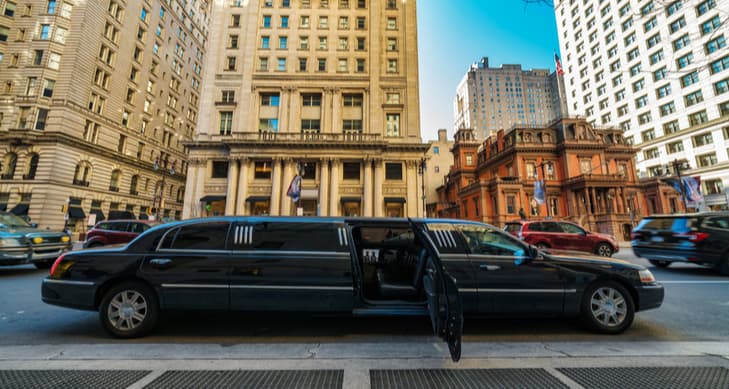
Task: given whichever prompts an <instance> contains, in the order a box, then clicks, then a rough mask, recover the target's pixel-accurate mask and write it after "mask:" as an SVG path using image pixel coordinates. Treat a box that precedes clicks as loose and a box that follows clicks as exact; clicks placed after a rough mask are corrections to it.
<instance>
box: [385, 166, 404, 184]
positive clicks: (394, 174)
mask: <svg viewBox="0 0 729 389" xmlns="http://www.w3.org/2000/svg"><path fill="white" fill-rule="evenodd" d="M385 179H386V180H398V181H402V163H400V162H397V163H390V162H388V163H385Z"/></svg>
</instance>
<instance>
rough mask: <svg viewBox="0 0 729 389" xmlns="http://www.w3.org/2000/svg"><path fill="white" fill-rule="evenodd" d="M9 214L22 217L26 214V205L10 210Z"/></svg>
mask: <svg viewBox="0 0 729 389" xmlns="http://www.w3.org/2000/svg"><path fill="white" fill-rule="evenodd" d="M10 213H12V214H13V215H16V216H22V215H27V214H28V204H18V205H16V206H15V207H13V209H11V210H10Z"/></svg>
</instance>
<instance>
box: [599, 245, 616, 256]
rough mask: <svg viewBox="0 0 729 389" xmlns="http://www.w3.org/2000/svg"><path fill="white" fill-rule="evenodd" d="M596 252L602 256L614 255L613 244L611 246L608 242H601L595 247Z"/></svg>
mask: <svg viewBox="0 0 729 389" xmlns="http://www.w3.org/2000/svg"><path fill="white" fill-rule="evenodd" d="M595 254H597V255H599V256H601V257H612V256H613V246H610V245H609V244H607V243H600V244H598V245H597V247H595Z"/></svg>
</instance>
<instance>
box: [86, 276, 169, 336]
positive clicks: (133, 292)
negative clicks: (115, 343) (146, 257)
mask: <svg viewBox="0 0 729 389" xmlns="http://www.w3.org/2000/svg"><path fill="white" fill-rule="evenodd" d="M99 317H100V319H101V324H102V325H103V326H104V329H106V331H107V332H109V333H110V334H111V335H114V336H116V337H118V338H136V337H140V336H144V335H146V334H147V333H148V332H149V331H151V330H152V328H154V325H155V324H156V322H157V318H158V317H159V303H158V301H157V296H156V295H155V293H154V291H152V289H150V288H149V287H148V286H147V285H145V284H143V283H141V282H136V281H126V282H122V283H120V284H118V285H115V286H113V287H112V288H111V289H109V290H108V291H107V292H106V294H105V295H104V298H103V299H102V300H101V305H99Z"/></svg>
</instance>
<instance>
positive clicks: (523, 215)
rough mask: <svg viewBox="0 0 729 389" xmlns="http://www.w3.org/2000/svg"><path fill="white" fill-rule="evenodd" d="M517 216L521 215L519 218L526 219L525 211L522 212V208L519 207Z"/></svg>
mask: <svg viewBox="0 0 729 389" xmlns="http://www.w3.org/2000/svg"><path fill="white" fill-rule="evenodd" d="M519 217H521V220H526V218H527V217H526V212H524V208H519Z"/></svg>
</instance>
